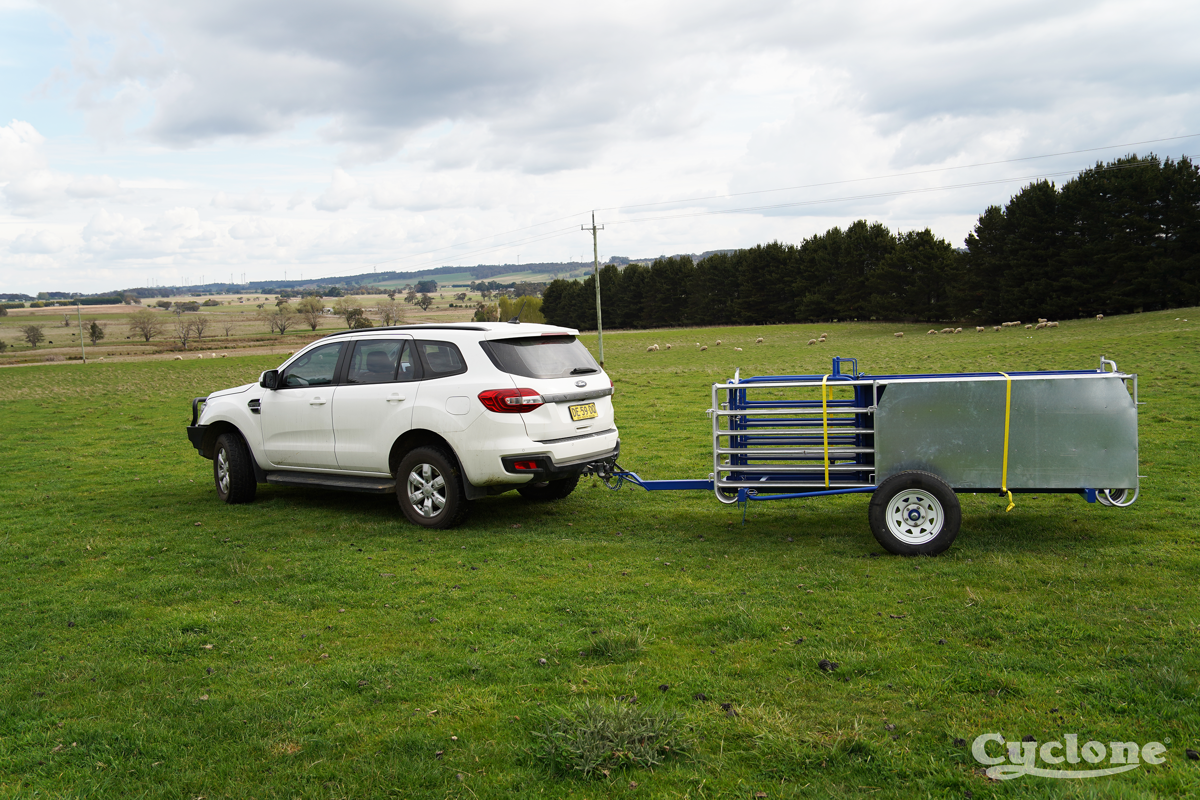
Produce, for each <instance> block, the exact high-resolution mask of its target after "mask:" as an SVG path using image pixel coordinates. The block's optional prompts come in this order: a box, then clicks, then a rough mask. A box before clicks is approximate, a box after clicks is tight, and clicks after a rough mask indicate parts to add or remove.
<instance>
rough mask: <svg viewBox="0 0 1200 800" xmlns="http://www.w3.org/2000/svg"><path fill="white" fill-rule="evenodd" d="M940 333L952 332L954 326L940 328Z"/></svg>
mask: <svg viewBox="0 0 1200 800" xmlns="http://www.w3.org/2000/svg"><path fill="white" fill-rule="evenodd" d="M942 333H954V328H942Z"/></svg>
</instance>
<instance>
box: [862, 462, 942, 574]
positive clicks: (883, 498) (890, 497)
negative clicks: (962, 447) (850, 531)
mask: <svg viewBox="0 0 1200 800" xmlns="http://www.w3.org/2000/svg"><path fill="white" fill-rule="evenodd" d="M867 518H868V519H869V520H870V522H871V533H873V534H875V539H876V541H878V542H879V544H880V545H882V546H883V549H884V550H887V551H888V552H889V553H895V554H896V555H898V556H935V555H937V554H938V553H941V552H943V551H945V550H946V549H947V548H948V547H950V545H951V543H953V542H954V537H956V536H958V528H959V525H960V524H961V523H962V509H961V508H960V507H959V505H958V496H957V495H956V494H954V490H953V489H951V488H950V486H949V485H948V484H947V483H946V482H945V481H943V480H942V479H941V478H939V477H938V476H936V475H931V474H930V473H928V472H917V471H912V472H901V473H900V474H898V475H893V476H892V477H890V478H888V479H887V480H886V481H884V482H883V483H882V484H881V485H880V486H879V488H878V489H876V490H875V493H874V494H873V495H871V505H870V506H869V508H868V512H867Z"/></svg>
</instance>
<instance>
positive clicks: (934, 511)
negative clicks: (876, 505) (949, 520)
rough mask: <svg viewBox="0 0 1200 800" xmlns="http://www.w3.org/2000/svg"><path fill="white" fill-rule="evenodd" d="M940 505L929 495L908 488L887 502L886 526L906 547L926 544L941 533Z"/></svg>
mask: <svg viewBox="0 0 1200 800" xmlns="http://www.w3.org/2000/svg"><path fill="white" fill-rule="evenodd" d="M942 525H943V520H942V504H941V503H939V502H938V499H937V498H936V497H934V496H933V495H932V494H931V493H929V492H926V491H923V490H920V489H907V490H905V491H902V492H899V493H898V494H896V495H895V496H893V497H892V499H891V502H889V503H888V511H887V526H888V530H889V531H890V532H891V534H892V535H893V536H895V537H896V538H897V539H899V540H900V541H902V542H905V543H906V544H925V543H926V542H930V541H932V540H933V539H935V538H937V535H938V534H939V533H941V532H942Z"/></svg>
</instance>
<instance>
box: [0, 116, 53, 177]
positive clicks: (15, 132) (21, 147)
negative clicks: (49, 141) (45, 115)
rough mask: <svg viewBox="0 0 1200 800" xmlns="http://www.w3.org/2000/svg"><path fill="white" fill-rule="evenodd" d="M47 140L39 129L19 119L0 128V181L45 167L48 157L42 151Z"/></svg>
mask: <svg viewBox="0 0 1200 800" xmlns="http://www.w3.org/2000/svg"><path fill="white" fill-rule="evenodd" d="M45 141H46V137H44V136H42V135H41V134H40V133H38V132H37V129H35V128H34V127H33V126H32V125H30V124H29V123H28V122H24V121H22V120H19V119H14V120H13V121H12V122H10V123H9V124H8V125H5V126H4V127H3V128H0V181H11V180H13V179H14V178H17V177H20V176H22V175H25V174H28V173H30V172H33V171H35V170H41V169H45V168H46V159H45V156H43V155H42V152H41V146H42V144H43V143H44V142H45Z"/></svg>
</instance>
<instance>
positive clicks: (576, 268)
mask: <svg viewBox="0 0 1200 800" xmlns="http://www.w3.org/2000/svg"><path fill="white" fill-rule="evenodd" d="M732 252H735V251H734V250H707V251H705V252H703V253H700V254H698V255H697V254H695V253H681V254H676V255H674V256H672V258H677V257H679V256H681V255H686V256H689V257H690V258H691V259H692V260H693V261H701V260H703V259H705V258H708V257H709V256H711V255H713V254H715V253H732ZM656 258H666V256H654V257H650V258H630V257H628V256H613V257H611V258H609V259H608V260H607V261H606V262H605V263H606V264H616V265H617V266H618V267H625V266H628V265H629V264H652V263H654V261H655V259H656ZM592 269H593V265H592V262H591V261H547V262H538V263H533V264H477V265H475V266H473V267H464V266H454V267H434V268H433V269H423V270H417V271H415V272H396V271H386V272H360V273H358V274H356V275H338V276H330V277H325V278H310V279H305V280H267V281H250V282H249V283H228V282H213V283H205V284H191V285H187V286H183V285H178V286H153V287H148V286H138V287H130V288H127V289H119V290H113V291H107V292H99V293H97V295H95V296H111V295H122V294H126V293H127V294H135V295H137V296H138V297H161V296H163V295H177V294H235V293H236V294H247V293H257V294H272V293H275V292H279V291H282V290H284V289H290V290H292V291H303V290H305V289H329V288H333V287H338V288H341V289H355V288H358V287H361V286H377V287H379V288H381V289H399V288H402V287H404V286H407V285H410V284H414V283H416V282H417V281H423V280H430V279H432V280H435V281H437V282H438V286H444V287H446V288H451V287H454V286H459V287H466V286H467V285H468V284H470V283H472V282H479V281H496V282H497V283H549V282H550V281H552V280H554V279H556V278H565V279H567V280H581V279H583V278H586V277H587V276H588V275H591V274H592ZM42 294H44V295H48V296H49V297H51V298H53V299H59V298H61V299H68V298H74V297H91V296H93V295H82V294H80V293H78V292H71V293H68V292H43V293H42ZM0 298H4V299H11V300H18V301H20V300H32V299H34V298H32V297H30V296H29V295H12V296H11V297H8V296H5V295H0Z"/></svg>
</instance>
